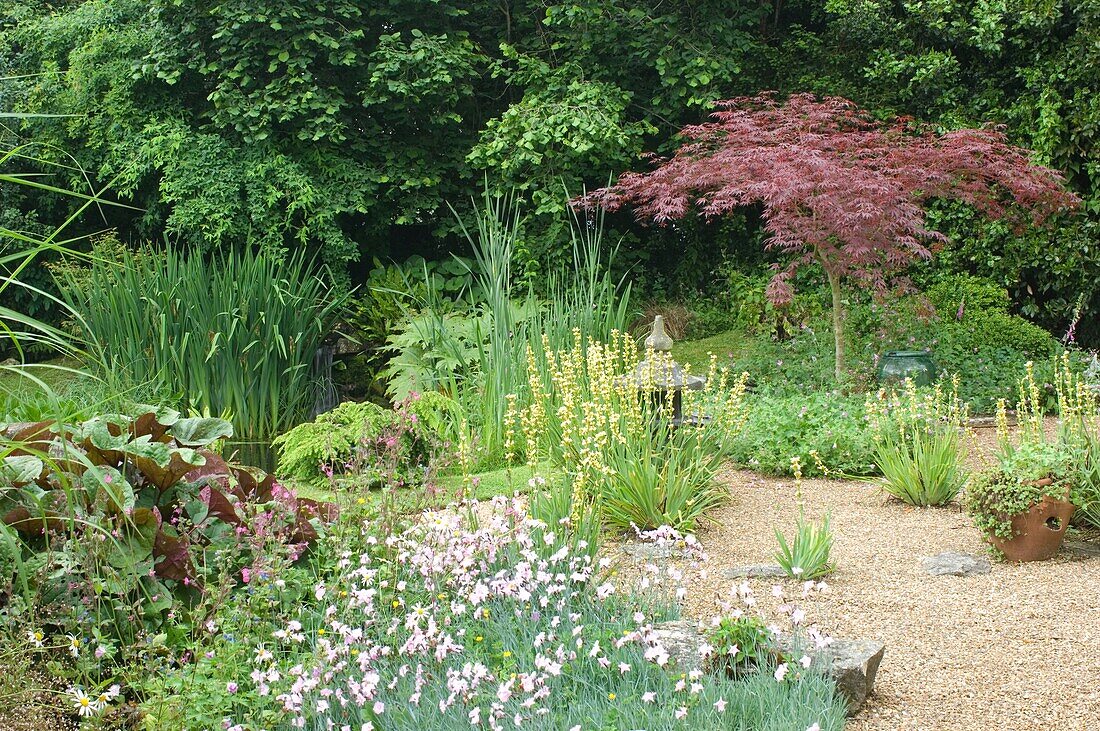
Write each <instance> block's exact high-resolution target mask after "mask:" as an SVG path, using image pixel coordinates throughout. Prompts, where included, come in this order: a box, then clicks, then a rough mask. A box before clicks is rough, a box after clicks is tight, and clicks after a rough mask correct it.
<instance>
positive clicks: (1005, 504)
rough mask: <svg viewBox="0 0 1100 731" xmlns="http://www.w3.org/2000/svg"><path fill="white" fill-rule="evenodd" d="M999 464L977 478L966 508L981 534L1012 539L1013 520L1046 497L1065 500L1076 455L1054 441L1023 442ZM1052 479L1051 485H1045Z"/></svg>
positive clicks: (972, 486) (970, 491)
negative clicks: (985, 533)
mask: <svg viewBox="0 0 1100 731" xmlns="http://www.w3.org/2000/svg"><path fill="white" fill-rule="evenodd" d="M1000 457H1001V458H1000V460H999V465H998V466H997V467H996V468H994V469H991V470H987V471H985V472H982V473H980V474H978V475H977V476H975V477H974V478H973V479H972V480H971V481H970V485H969V486H968V488H967V493H966V507H967V509H968V510H969V511H970V513H971V515H973V517H974V525H975V526H976V527H977V528H978V529H979V530H981V531H984V532H987V533H990V534H992V535H995V536H997V537H999V538H1006V539H1007V538H1012V537H1013V536H1012V517H1013V516H1015V515H1018V514H1019V513H1023V512H1026V511H1027V510H1028V509H1030V508H1031V506H1032V505H1035V504H1037V503H1038V502H1040V501H1041V500H1042V499H1043V497H1044V496H1046V495H1049V496H1050V497H1053V498H1058V499H1061V500H1064V499H1065V498H1066V494H1067V491H1069V490H1070V488H1071V481H1072V478H1073V475H1074V470H1073V454H1072V452H1070V451H1069V450H1067V449H1066V448H1065V447H1064V446H1063V445H1061V444H1057V443H1053V442H1042V441H1036V442H1030V441H1029V442H1024V443H1023V444H1021V445H1019V446H1018V447H1016V448H1014V449H1013V450H1012V451H1011V452H1010V453H1002V454H1001V455H1000ZM1048 479H1049V483H1048V484H1040V483H1046V482H1047V480H1048Z"/></svg>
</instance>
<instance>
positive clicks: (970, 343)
mask: <svg viewBox="0 0 1100 731" xmlns="http://www.w3.org/2000/svg"><path fill="white" fill-rule="evenodd" d="M941 340H943V341H954V342H953V345H954V346H955V347H958V348H962V349H967V350H974V351H977V350H985V349H990V348H1004V349H1006V350H1012V351H1015V352H1017V353H1022V354H1023V355H1025V356H1028V357H1030V358H1045V357H1047V356H1050V355H1052V354H1054V353H1055V352H1056V351H1057V350H1058V347H1059V346H1058V341H1057V340H1055V339H1054V337H1053V336H1051V334H1050V333H1048V332H1047V331H1046V330H1044V329H1043V328H1041V327H1039V326H1038V325H1035V324H1033V323H1031V322H1028V321H1027V320H1025V319H1024V318H1022V317H1019V316H1017V315H1009V314H1008V313H1005V312H982V313H980V314H974V315H971V316H969V317H966V318H964V319H963V320H962V321H960V322H952V323H950V324H948V325H947V326H946V327H944V328H943V331H942V336H941Z"/></svg>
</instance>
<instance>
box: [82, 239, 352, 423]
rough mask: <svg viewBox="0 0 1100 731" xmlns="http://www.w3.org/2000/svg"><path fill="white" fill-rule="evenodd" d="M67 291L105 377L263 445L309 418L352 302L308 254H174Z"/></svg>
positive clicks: (114, 268) (103, 273)
mask: <svg viewBox="0 0 1100 731" xmlns="http://www.w3.org/2000/svg"><path fill="white" fill-rule="evenodd" d="M63 280H64V281H63V287H62V289H63V292H64V295H65V297H66V300H67V302H68V305H69V306H70V308H72V309H73V310H76V311H79V312H82V313H84V316H83V319H82V321H81V330H82V333H83V335H84V337H85V339H86V342H88V343H91V344H95V346H96V347H97V348H98V349H100V350H101V352H102V353H103V356H104V359H105V360H106V362H107V366H108V369H109V370H112V371H115V372H118V373H122V374H125V376H126V377H127V379H129V380H130V381H133V382H146V381H148V382H154V383H158V384H160V385H161V386H163V387H164V388H166V389H167V390H168V391H170V392H173V393H178V394H180V398H181V401H182V403H183V405H184V406H185V407H187V408H190V409H193V410H195V411H199V412H203V413H212V414H227V415H229V416H230V418H231V419H232V421H233V423H234V427H235V429H236V431H237V434H239V435H241V436H242V437H245V438H248V439H258V440H269V439H271V438H273V437H274V436H275V435H277V434H278V433H279V432H280V431H283V430H285V429H287V428H289V427H291V426H293V425H294V424H296V423H298V422H299V421H300V420H301V419H303V418H305V417H307V416H308V414H309V410H310V408H311V407H312V405H313V401H314V396H315V388H316V384H315V380H314V376H313V374H312V372H311V365H312V361H313V358H314V355H315V353H316V351H317V348H318V346H319V345H320V344H321V340H322V339H323V338H324V337H325V335H326V334H327V332H328V330H329V328H330V326H331V324H332V321H333V319H334V318H335V316H336V313H337V311H338V308H339V307H340V305H341V304H342V302H343V299H344V295H342V294H338V293H334V292H333V291H332V290H330V289H329V287H328V286H327V285H326V284H325V283H324V282H323V281H322V280H321V279H320V278H319V277H318V276H316V275H315V274H314V273H312V272H311V270H310V266H309V262H308V261H307V260H306V259H305V258H304V256H303V255H300V254H299V255H293V256H290V257H288V258H286V259H277V258H274V257H271V256H267V255H264V254H256V253H253V252H244V253H238V252H233V253H229V254H225V255H221V256H217V257H213V258H208V257H204V256H202V255H200V254H198V253H182V252H179V251H176V250H173V249H171V248H169V249H167V250H165V251H164V252H162V253H150V252H144V253H143V255H141V256H136V257H129V258H128V260H126V261H123V262H121V263H116V262H109V261H105V260H101V259H97V260H93V261H92V263H91V270H90V272H87V273H86V275H85V274H81V275H77V274H73V273H72V272H69V271H66V272H64V273H63Z"/></svg>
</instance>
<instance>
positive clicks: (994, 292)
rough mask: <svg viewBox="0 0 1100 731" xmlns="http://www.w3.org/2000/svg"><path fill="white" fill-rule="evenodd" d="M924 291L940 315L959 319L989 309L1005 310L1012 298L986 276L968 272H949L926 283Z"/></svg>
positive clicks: (1001, 311) (1005, 311) (995, 310)
mask: <svg viewBox="0 0 1100 731" xmlns="http://www.w3.org/2000/svg"><path fill="white" fill-rule="evenodd" d="M925 295H926V296H927V297H928V299H929V301H931V303H932V306H933V307H935V308H936V312H937V313H939V315H940V317H942V318H944V319H949V318H952V319H953V318H955V317H956V316H957V315H958V314H959V311H960V309H961V310H962V319H967V318H968V317H969V316H970V315H981V314H985V313H990V312H1000V313H1005V314H1007V313H1008V308H1009V306H1010V305H1011V304H1012V301H1011V300H1010V299H1009V297H1008V291H1007V290H1006V289H1005V288H1004V287H1001V286H999V285H998V284H997V283H995V282H993V281H992V280H990V279H985V278H983V277H975V276H972V275H969V274H952V275H950V276H947V277H944V278H943V279H941V280H940V281H939V282H937V283H936V284H934V285H933V286H931V287H929V288H928V290H927V291H925Z"/></svg>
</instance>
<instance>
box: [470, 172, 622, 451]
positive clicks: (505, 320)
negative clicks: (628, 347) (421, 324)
mask: <svg viewBox="0 0 1100 731" xmlns="http://www.w3.org/2000/svg"><path fill="white" fill-rule="evenodd" d="M570 216H571V218H570V227H569V231H570V248H571V250H572V261H573V266H572V268H571V269H566V270H563V271H559V272H556V273H554V274H552V275H551V276H550V277H549V280H548V282H547V287H546V293H545V295H544V296H541V297H540V296H539V294H538V293H536V292H535V291H534V290H533V288H531V287H527V288H525V289H524V290H522V291H518V287H516V285H515V277H514V274H515V273H514V272H513V263H514V262H515V259H516V246H517V243H518V242H519V240H520V235H521V232H522V225H523V218H522V216H521V212H520V207H519V203H518V201H516V200H515V199H514V198H513V197H512V196H496V197H494V196H490V195H489V193H488V192H486V193H485V195H484V197H483V199H482V201H481V205H480V206H479V207H478V208H477V210H476V235H474V234H473V233H472V232H471V231H470V230H469V229H468V228H466V226H465V225H464V224H462V223H461V219H459V222H460V225H461V226H462V231H463V233H464V234H465V235H466V238H467V240H468V241H469V242H470V245H471V247H472V248H473V252H474V259H475V261H476V262H477V265H478V271H476V272H474V273H473V274H474V278H475V281H476V282H477V284H478V285H479V288H478V289H479V292H480V294H481V296H480V301H479V302H478V306H479V308H481V309H482V311H483V312H484V314H485V316H486V317H485V320H487V324H486V326H485V332H483V333H482V338H481V342H482V343H484V347H483V348H481V350H480V353H479V358H478V361H477V374H476V379H470V380H471V381H476V388H474V389H467V390H466V394H465V395H466V396H467V398H469V399H472V400H473V403H472V404H470V405H471V406H472V407H473V410H474V411H475V412H476V413H477V416H478V425H479V427H480V431H481V438H482V443H481V447H482V450H483V453H484V454H485V455H488V456H489V459H496V458H499V457H500V456H501V454H502V451H503V449H504V445H505V441H506V439H507V432H508V428H507V425H506V423H505V422H506V413H507V411H508V400H509V397H512V398H519V399H520V400H521V401H522V400H524V399H525V396H526V394H527V391H528V390H529V385H528V384H529V382H530V379H529V377H528V368H529V367H531V366H532V363H533V364H534V366H535V367H538V368H540V370H543V371H544V372H545V371H546V370H547V369H548V363H547V362H546V355H547V350H546V348H545V345H544V343H545V342H549V344H550V347H551V348H552V349H566V348H568V347H570V346H571V345H572V343H574V342H575V339H576V337H577V335H578V334H579V336H580V339H581V342H583V343H587V342H589V340H590V339H591V340H595V341H596V342H608V341H609V339H610V338H611V334H612V333H613V332H624V331H625V329H626V324H627V321H628V318H629V315H630V286H629V284H626V283H625V282H624V281H623V280H622V279H620V280H618V281H616V280H615V279H614V278H613V276H612V274H611V264H612V259H613V257H614V251H611V253H610V254H608V255H607V256H606V258H605V256H604V250H605V249H606V246H605V243H604V241H603V216H602V214H599V215H598V216H597V217H595V218H592V219H588V218H585V219H582V218H581V217H580V215H579V214H577V213H575V212H573V211H571V212H570ZM529 349H530V351H531V352H533V353H535V354H536V357H535V359H534V361H529V360H528V357H527V353H528V350H529Z"/></svg>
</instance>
